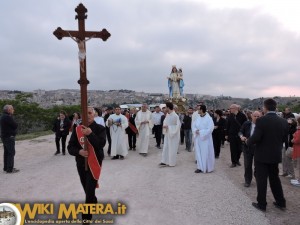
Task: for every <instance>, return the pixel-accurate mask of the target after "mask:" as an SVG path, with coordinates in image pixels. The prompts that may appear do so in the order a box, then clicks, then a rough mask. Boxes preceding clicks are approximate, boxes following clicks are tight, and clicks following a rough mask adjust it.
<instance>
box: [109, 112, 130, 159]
mask: <svg viewBox="0 0 300 225" xmlns="http://www.w3.org/2000/svg"><path fill="white" fill-rule="evenodd" d="M106 126H107V127H109V131H110V136H111V153H110V155H111V156H112V158H111V159H124V157H125V156H126V155H127V154H128V149H127V144H126V139H127V137H126V132H125V129H126V128H127V127H128V120H127V118H126V117H125V116H124V115H122V114H121V108H120V107H116V108H115V114H112V115H110V116H109V117H108V119H107V121H106Z"/></svg>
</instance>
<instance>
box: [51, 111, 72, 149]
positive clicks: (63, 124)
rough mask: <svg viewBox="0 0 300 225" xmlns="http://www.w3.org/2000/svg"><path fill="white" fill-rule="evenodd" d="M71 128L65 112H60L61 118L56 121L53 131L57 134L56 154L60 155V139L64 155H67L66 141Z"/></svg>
mask: <svg viewBox="0 0 300 225" xmlns="http://www.w3.org/2000/svg"><path fill="white" fill-rule="evenodd" d="M70 127H71V121H70V120H69V119H68V118H67V116H66V112H65V111H60V113H59V117H58V118H57V119H56V120H55V121H54V123H53V128H52V131H53V132H55V143H56V152H55V154H54V155H58V154H60V144H59V142H60V139H61V145H62V154H63V155H65V154H66V140H67V136H68V134H69V130H70Z"/></svg>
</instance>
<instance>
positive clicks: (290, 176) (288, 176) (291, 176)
mask: <svg viewBox="0 0 300 225" xmlns="http://www.w3.org/2000/svg"><path fill="white" fill-rule="evenodd" d="M286 177H287V178H294V176H293V175H291V174H289V175H287V176H286Z"/></svg>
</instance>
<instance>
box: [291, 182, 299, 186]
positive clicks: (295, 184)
mask: <svg viewBox="0 0 300 225" xmlns="http://www.w3.org/2000/svg"><path fill="white" fill-rule="evenodd" d="M292 185H294V186H297V187H300V182H299V181H298V182H297V183H296V182H295V183H292Z"/></svg>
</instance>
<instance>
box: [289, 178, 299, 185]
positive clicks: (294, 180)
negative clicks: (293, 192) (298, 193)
mask: <svg viewBox="0 0 300 225" xmlns="http://www.w3.org/2000/svg"><path fill="white" fill-rule="evenodd" d="M298 182H299V181H298V180H297V179H291V184H293V183H298Z"/></svg>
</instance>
